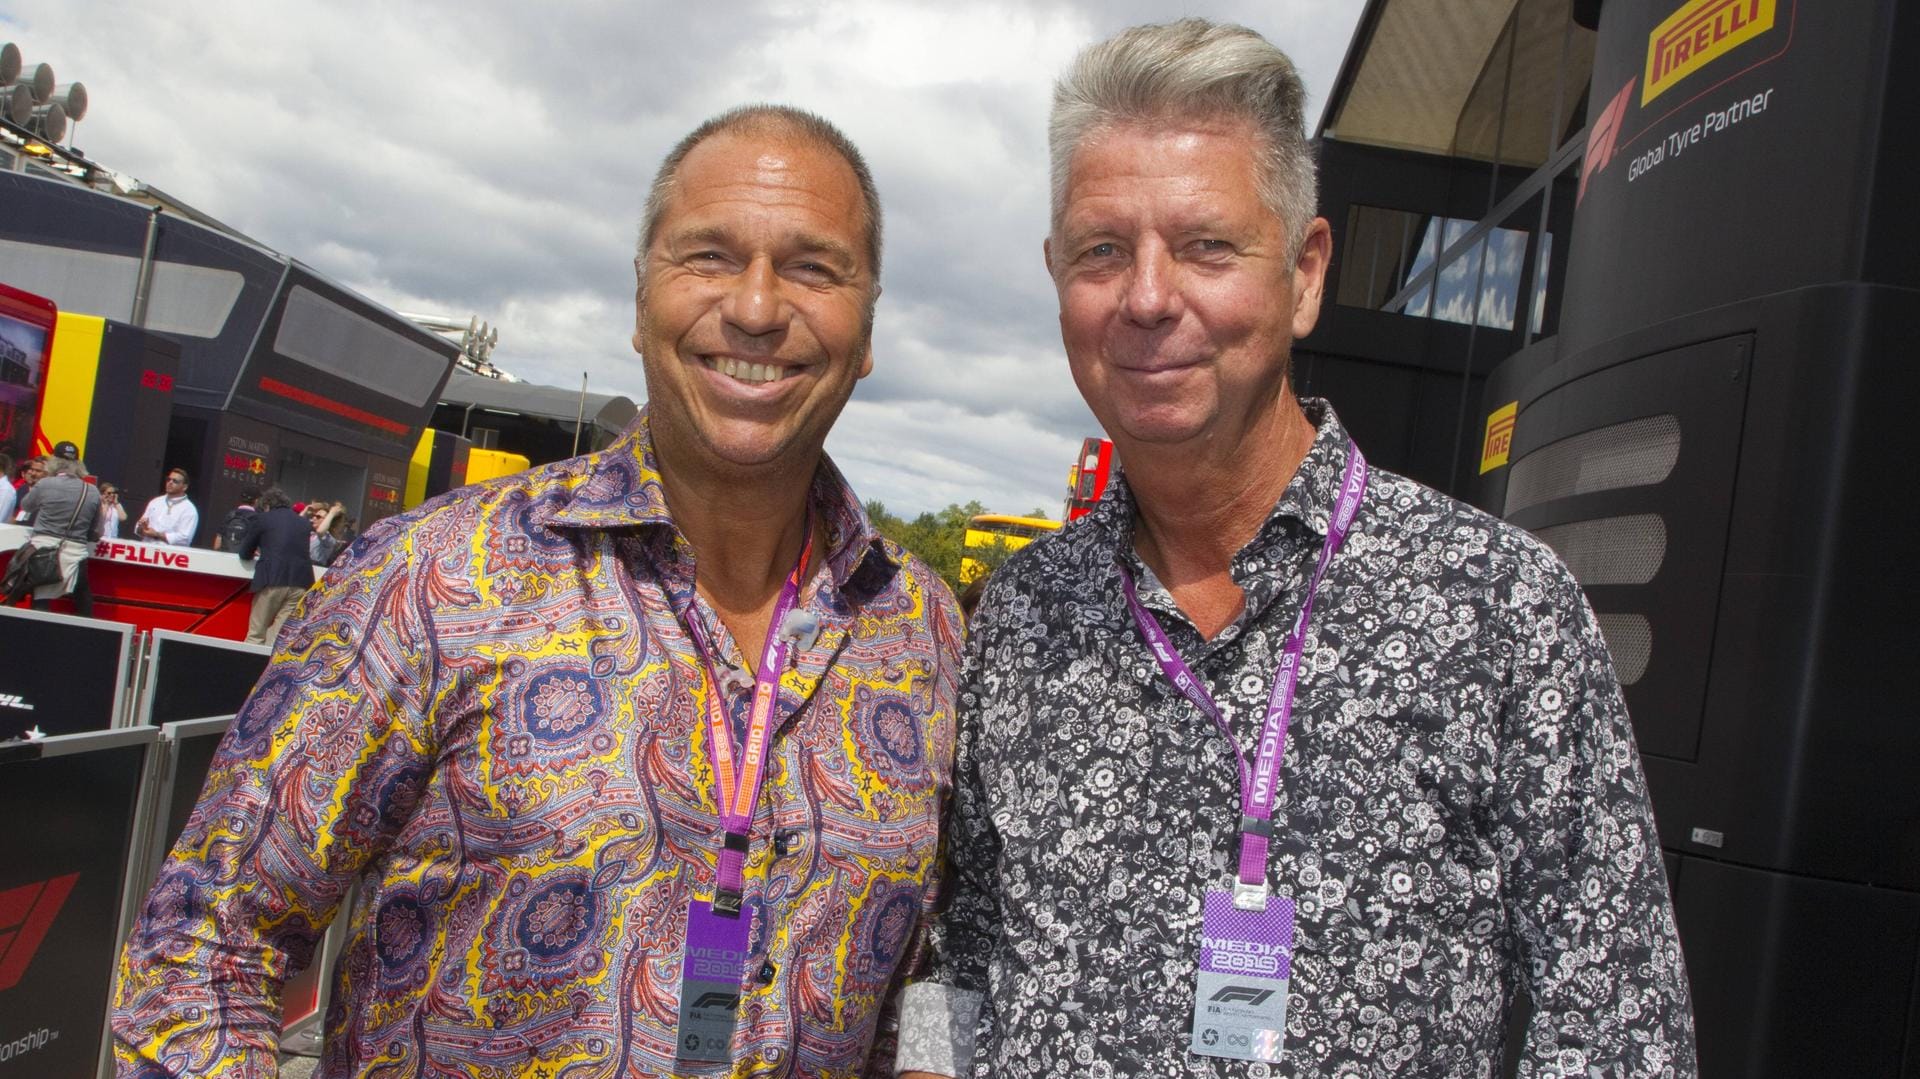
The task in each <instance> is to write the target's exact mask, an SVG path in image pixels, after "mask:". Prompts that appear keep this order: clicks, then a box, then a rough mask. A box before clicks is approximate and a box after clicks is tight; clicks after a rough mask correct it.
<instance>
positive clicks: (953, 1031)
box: [893, 982, 986, 1076]
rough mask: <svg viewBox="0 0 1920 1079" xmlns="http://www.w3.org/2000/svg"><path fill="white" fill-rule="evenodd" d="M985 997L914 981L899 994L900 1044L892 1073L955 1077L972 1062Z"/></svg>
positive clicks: (963, 990) (969, 1066) (935, 984)
mask: <svg viewBox="0 0 1920 1079" xmlns="http://www.w3.org/2000/svg"><path fill="white" fill-rule="evenodd" d="M985 999H986V998H985V996H984V995H983V994H981V993H976V992H974V991H973V990H971V989H956V988H954V987H953V986H951V985H941V984H939V983H937V982H914V983H913V984H912V985H909V986H907V987H906V988H905V989H903V990H901V992H900V1042H899V1049H898V1051H897V1052H896V1053H895V1055H894V1060H893V1073H894V1074H895V1075H899V1074H900V1073H902V1072H914V1071H919V1072H932V1073H933V1074H934V1075H949V1076H958V1075H961V1074H962V1073H963V1072H964V1071H966V1070H970V1069H971V1065H972V1063H973V1035H974V1029H975V1026H976V1024H978V1023H979V1022H980V1003H981V1001H983V1000H985Z"/></svg>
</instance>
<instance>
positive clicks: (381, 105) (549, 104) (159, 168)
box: [0, 0, 1362, 516]
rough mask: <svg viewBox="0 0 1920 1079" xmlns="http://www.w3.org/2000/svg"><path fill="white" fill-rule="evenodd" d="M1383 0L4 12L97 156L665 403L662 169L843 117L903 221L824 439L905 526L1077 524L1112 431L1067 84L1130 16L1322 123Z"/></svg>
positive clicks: (322, 259) (372, 286)
mask: <svg viewBox="0 0 1920 1079" xmlns="http://www.w3.org/2000/svg"><path fill="white" fill-rule="evenodd" d="M1361 6H1362V4H1361V0H1263V2H1254V0H1244V2H1237V0H1189V2H1185V3H1177V2H1171V0H1165V2H1156V0H1082V2H1063V3H1050V4H1048V3H1026V4H1021V3H971V4H954V3H917V2H888V3H880V2H871V3H817V4H808V3H777V2H746V0H740V2H735V0H709V2H705V3H685V2H671V3H670V2H662V0H647V2H634V3H578V4H569V3H553V4H525V3H513V4H507V3H493V2H487V0H478V2H469V3H459V4H455V3H381V4H364V3H326V4H314V3H305V2H303V3H291V2H284V0H251V2H240V3H217V2H195V3H191V4H138V5H136V4H131V3H96V2H92V0H26V2H21V0H0V40H12V41H15V42H17V43H19V45H20V46H21V49H22V51H23V52H24V53H25V55H26V60H27V62H28V63H29V64H33V63H38V62H41V61H45V62H47V63H50V64H52V65H53V67H54V70H55V72H56V74H57V75H58V77H59V79H60V80H61V81H62V82H66V81H71V80H75V79H78V80H80V81H82V82H84V83H85V84H86V86H87V89H88V92H89V94H90V96H91V100H92V105H91V112H90V113H89V115H88V118H87V120H86V121H85V122H84V123H82V124H80V125H79V127H78V129H77V132H76V137H75V144H76V145H77V146H78V147H80V148H81V149H83V150H84V151H85V152H86V154H87V155H88V156H89V157H91V158H93V159H94V160H96V161H99V162H101V163H103V164H105V165H107V166H108V167H110V168H114V169H117V170H119V171H121V172H125V173H129V174H132V175H134V176H136V177H138V178H140V179H142V180H144V181H146V182H148V183H150V184H153V185H154V186H156V187H159V188H161V189H163V190H166V191H168V192H169V193H171V194H173V195H174V196H176V197H178V198H181V199H183V200H185V201H187V202H188V203H191V204H193V205H194V206H196V207H198V208H199V209H201V210H204V211H205V212H207V213H209V214H212V215H213V216H215V217H218V218H220V219H221V220H223V221H226V222H227V223H229V224H231V225H233V226H234V227H236V228H238V229H240V230H241V231H243V232H245V233H247V234H249V235H251V236H253V237H255V238H256V239H258V240H260V241H261V242H263V243H265V244H267V245H268V246H270V247H273V248H275V249H277V250H279V251H281V252H283V253H285V254H288V255H291V256H293V257H295V258H298V259H301V260H302V261H304V262H306V263H308V264H310V265H312V266H315V267H317V268H318V269H320V270H321V271H322V272H324V273H326V274H328V275H330V276H333V277H335V278H337V279H338V280H340V281H342V282H343V283H345V284H347V285H349V286H351V287H353V288H355V289H358V290H359V291H361V292H364V293H365V294H367V295H368V296H371V297H372V298H374V299H376V300H378V301H380V302H382V303H385V304H387V305H388V306H390V307H393V308H395V309H398V310H404V311H421V312H432V313H440V314H447V315H452V316H455V317H457V318H459V319H461V320H462V321H464V320H465V319H466V318H467V317H468V316H469V315H474V314H477V315H479V316H480V317H481V318H482V319H485V320H487V321H488V322H491V323H493V324H494V325H495V326H497V327H498V328H499V332H500V343H499V347H498V348H497V349H496V351H495V353H494V357H493V358H494V361H495V362H496V363H497V364H498V365H499V366H501V367H502V368H504V369H506V370H508V371H511V372H513V373H514V374H516V375H518V376H520V377H522V378H524V379H527V380H528V381H532V382H543V383H547V384H550V385H558V386H577V385H578V384H579V379H580V375H581V373H582V372H583V371H584V372H587V373H589V374H590V377H591V385H592V388H593V389H594V390H596V391H598V392H607V393H624V394H627V395H629V396H631V397H632V398H634V399H635V400H636V401H638V400H644V398H645V393H646V388H645V385H644V382H643V379H642V374H641V368H640V362H639V358H638V357H637V356H635V355H634V354H633V352H632V348H631V346H630V344H629V337H630V335H631V333H632V319H633V305H632V287H633V285H632V269H631V263H632V257H633V255H632V248H633V244H634V236H635V221H636V218H637V216H638V211H639V206H640V202H641V192H642V190H643V188H644V185H645V183H646V180H647V179H648V178H649V177H650V175H651V173H652V171H653V169H654V168H655V167H656V166H657V164H658V163H659V160H660V158H661V156H662V155H663V154H664V153H665V152H666V150H667V148H668V147H669V146H671V145H672V143H673V142H674V141H675V140H677V139H678V138H679V137H680V136H681V135H683V134H685V133H686V131H687V130H689V129H690V128H692V127H693V126H695V125H696V124H698V123H699V122H700V121H701V120H702V119H704V118H706V117H707V116H710V115H712V114H714V113H716V112H719V111H721V110H722V109H725V108H727V107H729V106H731V105H735V104H739V103H742V102H746V101H778V102H784V103H789V104H794V105H799V106H802V107H804V108H808V109H813V110H815V111H817V112H820V113H822V114H824V115H825V116H827V117H828V118H830V119H832V120H833V121H835V122H836V123H838V124H839V125H840V126H841V127H842V128H843V129H844V130H845V131H846V132H847V133H848V134H849V135H850V136H851V137H852V138H853V140H854V142H855V143H857V144H858V145H859V146H860V147H861V148H862V149H863V150H864V151H865V153H866V154H867V157H868V159H869V161H870V163H871V164H872V166H873V170H874V174H875V178H876V180H877V182H878V183H879V186H880V194H881V198H882V201H883V203H884V205H885V209H886V214H887V255H886V274H885V279H884V283H885V286H886V293H885V295H884V297H883V298H882V300H881V302H880V310H879V316H878V324H877V326H876V329H875V355H876V359H877V364H876V369H875V371H874V374H873V375H872V376H871V377H870V378H868V379H867V380H866V381H865V382H863V383H862V384H861V385H860V387H859V388H858V390H856V391H855V393H854V398H853V401H852V403H851V404H850V405H849V406H848V408H847V411H846V413H845V414H844V415H843V416H842V417H841V419H840V423H839V426H838V427H837V428H836V429H835V431H834V434H833V436H832V438H831V439H830V440H829V441H828V444H827V445H828V450H829V452H831V453H832V454H833V455H834V458H835V459H836V460H837V461H838V462H839V464H840V466H841V468H842V469H843V470H845V471H846V473H847V474H848V476H849V478H850V479H851V480H852V482H853V484H854V486H855V488H856V489H857V490H858V491H859V492H860V493H861V495H862V496H863V497H865V498H868V499H876V498H877V499H880V500H882V501H884V502H886V504H887V506H888V507H889V508H890V509H892V510H894V511H895V512H905V513H908V514H911V513H914V512H919V511H921V510H928V509H937V508H939V507H941V506H944V505H946V504H948V503H950V502H966V501H969V500H974V499H977V500H979V501H980V502H982V503H984V504H986V505H987V506H988V508H990V509H995V510H999V511H1002V512H1025V511H1027V510H1030V509H1033V508H1035V507H1044V508H1045V509H1047V511H1048V512H1049V513H1050V514H1051V515H1053V516H1058V515H1059V513H1060V503H1061V500H1062V498H1063V497H1064V495H1065V490H1066V472H1067V468H1068V466H1069V465H1070V464H1071V463H1072V460H1073V456H1074V453H1075V451H1076V450H1077V449H1078V447H1079V444H1080V440H1081V439H1082V438H1083V437H1085V436H1087V435H1091V434H1096V433H1098V428H1097V425H1096V424H1095V423H1094V421H1093V417H1092V415H1091V414H1090V413H1089V412H1087V410H1086V407H1085V405H1083V404H1082V403H1081V401H1080V399H1079V396H1078V394H1077V393H1076V392H1075V390H1074V387H1073V383H1072V380H1071V379H1070V378H1069V377H1068V375H1067V370H1066V363H1065V360H1064V358H1063V357H1062V355H1061V351H1060V341H1059V334H1058V325H1057V322H1056V320H1055V308H1054V298H1053V290H1052V285H1051V283H1050V281H1049V280H1048V278H1047V276H1046V273H1045V271H1044V269H1043V268H1042V265H1041V260H1040V240H1041V237H1042V235H1043V233H1044V231H1045V228H1046V214H1047V207H1046V201H1047V196H1046V184H1045V172H1046V142H1045V124H1046V109H1047V102H1048V94H1049V88H1050V85H1051V80H1052V78H1053V76H1054V75H1055V74H1056V73H1057V72H1058V71H1059V70H1060V69H1061V68H1062V67H1064V66H1065V65H1066V63H1067V62H1068V61H1069V60H1070V59H1071V58H1072V56H1073V54H1074V53H1075V52H1076V51H1078V50H1079V49H1080V48H1081V47H1083V46H1085V45H1086V44H1088V43H1090V42H1092V41H1095V40H1097V39H1099V38H1100V37H1103V36H1105V35H1106V34H1108V33H1110V32H1112V31H1114V30H1117V29H1119V28H1121V27H1124V26H1127V25H1130V24H1133V23H1137V22H1148V21H1159V20H1164V19H1167V18H1173V17H1177V16H1180V15H1187V14H1198V15H1206V16H1209V17H1212V18H1216V19H1223V20H1230V21H1234V22H1239V23H1243V24H1245V25H1247V26H1250V27H1253V28H1254V29H1256V30H1258V31H1260V32H1261V33H1263V34H1265V35H1266V36H1267V37H1268V38H1269V39H1271V40H1273V41H1274V42H1276V43H1278V44H1279V45H1280V46H1281V47H1282V48H1284V49H1286V50H1287V51H1288V52H1289V53H1290V54H1291V55H1292V56H1293V57H1294V59H1295V61H1296V62H1297V63H1298V64H1299V65H1300V68H1301V71H1302V74H1303V76H1304V77H1305V79H1306V82H1307V87H1308V90H1309V91H1310V92H1311V94H1312V97H1313V101H1312V104H1311V106H1310V110H1309V116H1310V118H1317V117H1318V115H1319V112H1320V109H1321V107H1322V105H1323V103H1324V100H1325V95H1326V92H1327V90H1328V88H1329V86H1331V84H1332V81H1333V77H1334V74H1335V73H1336V71H1337V70H1338V68H1339V64H1340V59H1341V57H1342V56H1343V55H1344V54H1345V52H1346V48H1347V45H1348V41H1349V38H1350V37H1351V35H1352V33H1353V25H1354V22H1355V20H1356V19H1357V18H1358V16H1359V12H1360V8H1361Z"/></svg>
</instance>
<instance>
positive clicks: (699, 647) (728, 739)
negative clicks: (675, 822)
mask: <svg viewBox="0 0 1920 1079" xmlns="http://www.w3.org/2000/svg"><path fill="white" fill-rule="evenodd" d="M806 528H807V539H806V543H805V544H803V545H802V546H801V548H800V559H799V561H797V562H795V563H794V564H793V570H792V571H791V572H789V573H788V574H787V580H786V583H785V584H784V585H782V586H781V588H780V598H779V599H778V600H776V601H775V602H774V605H773V618H772V620H771V621H769V622H768V623H767V639H766V641H765V643H764V644H762V645H761V648H760V667H759V670H757V671H756V672H754V679H753V707H752V710H751V711H750V712H748V719H747V736H746V742H745V744H744V745H743V746H742V747H741V752H740V760H739V764H738V766H737V767H736V765H735V763H734V746H733V731H732V730H731V729H729V727H728V724H727V710H726V708H725V707H723V706H722V705H721V703H720V696H721V688H720V686H721V682H720V679H719V678H718V677H717V676H716V675H715V674H714V664H713V657H714V655H715V650H714V648H713V646H712V645H711V644H710V643H709V642H708V640H707V635H706V631H705V630H702V629H701V628H700V619H699V618H698V617H697V615H696V614H695V612H694V611H693V609H692V608H691V606H689V608H688V609H687V611H686V612H685V613H684V616H683V617H682V621H683V622H684V623H685V625H686V627H687V635H688V636H689V637H690V638H692V640H693V647H694V651H696V652H698V653H700V665H701V670H702V673H704V674H705V675H706V678H707V709H706V712H707V747H708V753H709V755H710V756H711V757H712V759H713V779H714V788H715V790H714V804H716V805H717V806H719V807H720V830H721V834H722V841H721V848H720V857H719V863H718V865H717V866H716V867H715V869H714V878H715V880H714V894H713V909H714V910H715V911H716V912H718V913H721V914H732V915H737V914H739V913H740V898H741V894H742V892H743V891H744V890H745V887H746V865H747V846H748V843H747V836H748V833H749V832H750V831H751V830H752V828H753V814H754V810H755V809H756V808H757V807H758V806H759V804H760V781H761V779H762V778H763V777H764V775H765V772H766V765H767V751H768V748H769V747H770V746H771V744H772V742H773V728H774V723H773V706H774V703H775V702H776V701H778V700H779V699H780V672H781V671H782V670H784V669H786V665H787V651H788V645H789V643H790V642H791V641H793V640H794V639H795V638H796V637H797V636H798V634H797V633H796V632H794V631H793V630H792V629H790V628H789V627H788V626H787V624H786V623H787V621H788V617H787V616H788V615H789V614H791V613H793V609H794V604H795V602H796V601H797V600H798V599H799V596H800V578H801V575H802V574H804V573H805V572H806V568H807V561H808V559H809V558H810V557H811V556H812V554H813V510H812V508H811V507H809V508H808V510H807V523H806Z"/></svg>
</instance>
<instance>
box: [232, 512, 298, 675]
mask: <svg viewBox="0 0 1920 1079" xmlns="http://www.w3.org/2000/svg"><path fill="white" fill-rule="evenodd" d="M257 505H258V512H255V513H250V514H248V515H247V517H246V526H247V530H246V532H245V534H243V535H242V536H241V537H240V541H239V542H238V543H236V544H234V547H233V551H234V553H235V554H237V555H239V556H240V557H241V558H251V559H254V563H253V614H252V617H250V618H249V619H248V620H247V640H248V641H250V642H252V643H253V644H272V643H273V642H274V639H275V638H276V637H278V636H280V627H281V626H282V625H284V624H285V623H286V621H287V616H289V615H291V614H292V613H293V609H294V607H295V606H297V605H298V604H299V602H300V597H301V596H302V595H303V594H305V593H306V591H307V589H309V588H312V587H313V563H312V561H310V560H309V557H308V551H307V544H308V541H309V540H310V539H312V538H313V527H312V526H311V525H310V524H309V523H308V522H307V521H306V520H305V519H303V518H302V517H301V516H300V515H299V514H297V513H295V512H293V507H292V506H291V505H290V504H289V503H288V501H287V495H286V492H285V491H282V490H281V489H280V488H278V487H269V488H267V489H266V490H265V491H264V492H262V493H261V494H260V496H259V501H258V503H257Z"/></svg>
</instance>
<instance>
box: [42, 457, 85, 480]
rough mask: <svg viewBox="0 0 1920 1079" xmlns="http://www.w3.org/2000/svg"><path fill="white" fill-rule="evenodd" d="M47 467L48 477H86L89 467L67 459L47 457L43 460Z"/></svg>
mask: <svg viewBox="0 0 1920 1079" xmlns="http://www.w3.org/2000/svg"><path fill="white" fill-rule="evenodd" d="M42 460H43V461H44V462H45V464H46V466H47V475H48V476H85V475H86V474H87V466H85V465H83V464H81V463H80V462H78V461H75V460H71V459H69V458H66V457H46V458H43V459H42Z"/></svg>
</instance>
